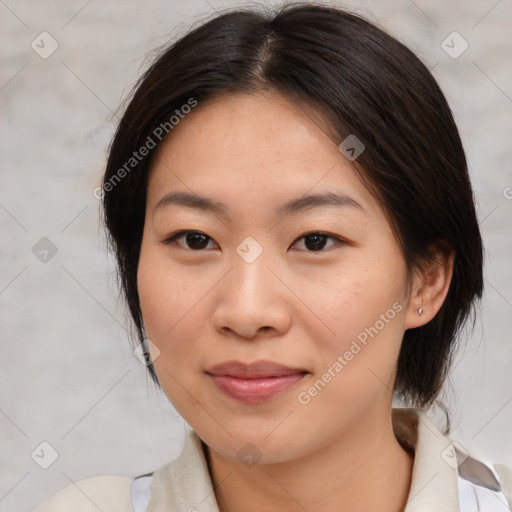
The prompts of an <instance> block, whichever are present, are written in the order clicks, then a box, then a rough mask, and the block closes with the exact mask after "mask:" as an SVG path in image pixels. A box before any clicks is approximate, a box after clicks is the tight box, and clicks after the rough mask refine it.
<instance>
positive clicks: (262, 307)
mask: <svg viewBox="0 0 512 512" xmlns="http://www.w3.org/2000/svg"><path fill="white" fill-rule="evenodd" d="M264 254H265V251H264V252H263V253H262V254H261V255H260V256H259V257H258V258H257V259H256V260H255V261H253V262H251V263H248V262H247V261H245V260H244V259H243V258H242V257H239V256H238V255H237V254H235V255H234V258H233V267H232V268H231V270H230V271H229V272H228V273H227V275H226V276H225V277H224V278H223V279H222V281H221V282H220V283H219V286H218V287H216V288H217V297H216V306H215V311H214V317H213V323H214V327H215V329H217V330H218V331H219V332H221V333H223V334H226V333H231V334H233V333H234V334H236V335H237V336H239V337H242V338H247V339H251V340H252V339H254V338H255V337H260V336H262V337H273V336H279V335H282V334H283V333H285V332H286V331H287V330H288V329H289V328H290V324H291V313H290V309H291V307H292V303H291V293H290V291H289V290H288V289H287V287H286V286H285V284H283V282H282V281H281V279H280V278H279V271H278V265H275V264H274V265H273V264H272V259H271V258H268V257H265V256H264ZM269 260H270V261H269Z"/></svg>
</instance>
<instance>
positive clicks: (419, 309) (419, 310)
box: [416, 307, 423, 315]
mask: <svg viewBox="0 0 512 512" xmlns="http://www.w3.org/2000/svg"><path fill="white" fill-rule="evenodd" d="M416 313H418V315H421V313H423V307H420V308H418V309H417V310H416Z"/></svg>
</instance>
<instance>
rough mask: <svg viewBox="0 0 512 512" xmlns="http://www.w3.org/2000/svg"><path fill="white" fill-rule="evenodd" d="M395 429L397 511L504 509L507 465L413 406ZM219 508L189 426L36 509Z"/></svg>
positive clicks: (169, 511) (511, 505)
mask: <svg viewBox="0 0 512 512" xmlns="http://www.w3.org/2000/svg"><path fill="white" fill-rule="evenodd" d="M392 413H393V429H394V432H395V436H396V437H397V439H398V440H399V442H400V443H401V444H402V446H404V447H408V448H409V449H412V450H414V466H413V473H412V482H411V489H410V492H409V499H408V502H407V505H406V508H405V510H404V512H460V511H462V512H475V511H482V512H505V511H508V512H510V511H511V510H512V466H511V465H505V464H491V463H488V462H487V463H485V464H484V463H483V462H481V461H478V460H476V459H474V458H473V457H471V456H468V454H467V453H466V452H465V451H464V449H463V448H462V447H460V445H458V444H457V443H456V442H452V441H451V440H450V439H449V438H447V437H445V436H444V435H443V434H441V432H440V431H439V430H438V429H437V428H436V426H435V425H434V423H433V422H432V421H431V420H430V418H429V417H428V416H427V415H426V414H425V413H424V412H422V411H420V410H417V409H393V410H392ZM98 510H101V511H102V512H133V511H135V512H219V509H218V506H217V502H216V500H215V494H214V491H213V485H212V481H211V477H210V473H209V469H208V465H207V462H206V458H205V454H204V452H203V442H202V441H201V439H200V438H199V436H198V435H197V433H196V432H195V431H194V430H191V431H190V432H189V433H188V436H187V438H186V440H185V445H184V447H183V450H182V452H181V454H180V455H179V456H178V457H177V458H176V459H175V460H173V461H172V462H170V463H168V464H166V465H164V466H162V467H161V468H159V469H158V470H156V471H154V472H153V473H150V474H148V475H142V476H138V477H135V478H133V477H126V476H98V477H93V478H87V479H84V480H81V481H79V482H77V483H76V484H70V485H69V486H67V487H65V488H63V489H62V490H61V491H59V492H57V493H56V494H55V495H53V496H52V497H51V498H49V499H48V500H46V501H45V502H44V503H42V504H40V505H39V506H38V507H37V509H36V510H35V512H98Z"/></svg>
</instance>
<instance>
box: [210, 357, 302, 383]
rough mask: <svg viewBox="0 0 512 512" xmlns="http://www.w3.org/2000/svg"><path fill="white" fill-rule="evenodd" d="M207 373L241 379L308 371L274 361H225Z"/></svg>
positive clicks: (280, 375)
mask: <svg viewBox="0 0 512 512" xmlns="http://www.w3.org/2000/svg"><path fill="white" fill-rule="evenodd" d="M206 373H208V374H210V375H218V376H229V377H236V378H239V379H258V378H266V377H282V376H287V375H294V374H300V373H308V372H307V370H306V369H305V368H292V367H288V366H285V365H282V364H280V363H276V362H273V361H255V362H253V363H243V362H241V361H225V362H223V363H220V364H217V365H215V366H212V367H211V368H209V369H208V370H206Z"/></svg>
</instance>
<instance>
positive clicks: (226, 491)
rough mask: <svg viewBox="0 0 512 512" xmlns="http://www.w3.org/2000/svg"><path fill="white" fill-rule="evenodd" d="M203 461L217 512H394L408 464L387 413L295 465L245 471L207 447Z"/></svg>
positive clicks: (403, 495)
mask: <svg viewBox="0 0 512 512" xmlns="http://www.w3.org/2000/svg"><path fill="white" fill-rule="evenodd" d="M207 460H208V464H209V467H210V474H211V477H212V482H213V486H214V490H215V496H216V499H217V503H218V506H219V510H220V512H235V511H237V510H244V511H245V512H260V511H261V510H265V511H268V512H273V511H282V510H287V511H290V512H292V511H293V512H295V511H297V512H304V510H315V511H322V512H330V511H333V512H334V511H339V510H343V511H347V512H348V511H353V512H370V511H372V512H373V511H375V510H379V511H380V512H400V511H402V510H403V509H404V508H405V505H406V503H407V498H408V495H409V490H410V485H411V475H412V467H413V462H414V458H413V455H411V454H409V453H408V452H407V451H405V450H404V449H403V448H402V447H401V446H400V444H399V443H398V441H397V439H396V437H395V434H394V432H393V426H392V420H391V411H387V412H386V414H384V415H383V414H381V415H380V418H375V417H373V416H372V417H368V418H365V423H364V425H361V424H357V425H355V426H354V427H353V428H351V429H348V430H345V431H343V433H342V434H341V435H340V436H338V437H336V438H335V439H333V440H332V441H331V442H329V443H327V444H326V445H324V446H323V447H322V448H321V449H320V450H318V451H316V452H315V453H311V454H308V455H307V456H304V457H302V458H300V459H298V460H297V459H295V460H290V461H286V462H281V463H274V464H259V465H258V464H257V465H255V466H252V467H247V466H244V465H243V464H241V463H240V462H238V461H233V460H231V459H226V458H225V457H222V456H220V455H219V454H218V453H217V452H215V451H214V450H211V448H209V447H207Z"/></svg>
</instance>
